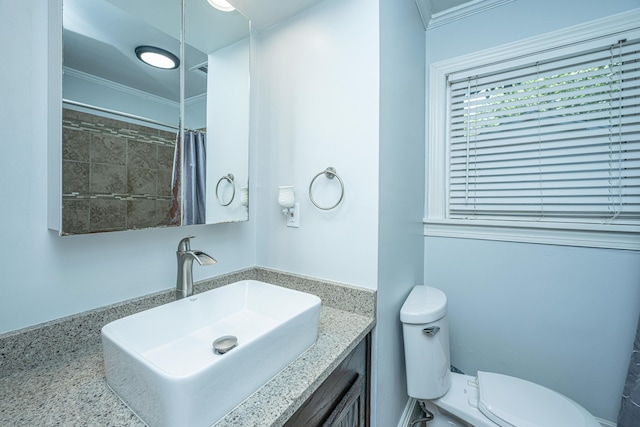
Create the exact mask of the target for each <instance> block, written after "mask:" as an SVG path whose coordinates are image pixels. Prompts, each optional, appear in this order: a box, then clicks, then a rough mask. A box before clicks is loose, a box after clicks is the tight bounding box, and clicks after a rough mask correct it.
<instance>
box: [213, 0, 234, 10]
mask: <svg viewBox="0 0 640 427" xmlns="http://www.w3.org/2000/svg"><path fill="white" fill-rule="evenodd" d="M207 2H209V4H210V5H211V6H213V7H215V8H216V9H218V10H221V11H223V12H231V11H233V10H236V8H235V7H233V6H231V5H230V4H229V2H228V1H227V0H207Z"/></svg>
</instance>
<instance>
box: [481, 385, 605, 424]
mask: <svg viewBox="0 0 640 427" xmlns="http://www.w3.org/2000/svg"><path fill="white" fill-rule="evenodd" d="M478 394H479V396H478V409H480V411H481V412H482V413H483V414H484V415H485V416H486V417H487V418H489V419H490V420H491V421H493V422H494V423H496V424H498V425H499V426H501V427H543V426H575V427H580V426H592V425H599V424H594V423H597V421H596V420H595V418H594V417H593V416H591V415H590V414H589V413H588V412H587V411H586V410H585V409H584V408H582V407H581V406H579V405H578V404H577V403H575V402H574V401H572V400H571V399H569V398H567V397H565V396H563V395H561V394H559V393H557V392H555V391H553V390H550V389H548V388H546V387H543V386H541V385H538V384H535V383H532V382H529V381H525V380H522V379H519V378H514V377H510V376H507V375H501V374H494V373H490V372H478Z"/></svg>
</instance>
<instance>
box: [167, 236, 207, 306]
mask: <svg viewBox="0 0 640 427" xmlns="http://www.w3.org/2000/svg"><path fill="white" fill-rule="evenodd" d="M194 237H195V236H187V237H185V238H184V239H182V240H180V243H179V244H178V250H177V251H176V256H177V257H178V280H177V281H176V299H177V300H179V299H182V298H185V297H190V296H191V295H193V260H196V261H198V264H200V265H211V264H215V263H216V262H217V261H216V260H215V259H214V258H213V257H211V256H209V255H207V254H205V253H204V252H202V251H197V250H191V243H190V239H193V238H194Z"/></svg>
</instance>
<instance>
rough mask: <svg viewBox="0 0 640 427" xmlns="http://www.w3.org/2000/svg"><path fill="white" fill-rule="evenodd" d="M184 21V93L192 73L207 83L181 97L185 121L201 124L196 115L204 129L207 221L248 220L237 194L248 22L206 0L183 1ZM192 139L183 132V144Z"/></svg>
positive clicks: (245, 130)
mask: <svg viewBox="0 0 640 427" xmlns="http://www.w3.org/2000/svg"><path fill="white" fill-rule="evenodd" d="M185 21H186V22H185V46H189V47H190V48H192V49H189V50H188V51H187V52H185V73H186V74H185V94H190V93H191V89H192V88H191V85H192V84H193V80H194V79H193V78H191V74H200V75H204V76H205V77H206V86H207V90H206V96H203V95H192V96H191V97H186V98H185V126H186V127H187V128H192V129H201V125H202V124H203V122H198V123H194V122H190V121H189V120H192V119H195V118H196V117H197V118H201V119H204V128H205V130H206V138H207V153H208V156H207V158H206V170H207V173H206V180H205V181H206V188H207V189H208V191H207V197H206V200H205V201H204V203H203V204H204V206H206V209H205V210H206V215H205V216H206V222H207V223H221V222H233V221H246V220H248V210H247V201H245V203H243V201H244V200H242V197H241V196H240V195H241V194H242V193H244V194H247V192H248V182H249V176H248V175H249V171H248V158H249V152H248V148H249V145H248V141H249V100H250V94H249V57H250V42H249V39H250V38H249V23H248V21H247V20H246V19H245V18H244V17H243V16H242V15H241V14H240V13H239V12H237V11H235V10H231V11H222V10H218V9H216V8H215V7H212V5H211V4H210V3H209V2H208V1H207V0H185ZM190 139H192V138H190V135H185V139H184V140H185V143H186V142H188V141H190ZM186 152H187V147H185V154H186ZM185 194H186V195H185V205H186V204H187V199H188V197H189V195H188V193H187V192H186V191H185ZM247 200H248V199H247ZM190 205H193V204H190Z"/></svg>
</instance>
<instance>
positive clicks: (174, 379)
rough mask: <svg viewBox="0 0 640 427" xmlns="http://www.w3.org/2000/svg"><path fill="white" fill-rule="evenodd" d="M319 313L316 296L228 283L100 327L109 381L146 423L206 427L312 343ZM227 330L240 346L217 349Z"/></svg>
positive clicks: (254, 283) (260, 285)
mask: <svg viewBox="0 0 640 427" xmlns="http://www.w3.org/2000/svg"><path fill="white" fill-rule="evenodd" d="M319 319H320V298H318V297H317V296H315V295H311V294H307V293H304V292H299V291H295V290H291V289H287V288H282V287H279V286H275V285H270V284H267V283H263V282H258V281H255V280H245V281H241V282H236V283H232V284H230V285H227V286H223V287H221V288H217V289H213V290H211V291H208V292H203V293H201V294H197V295H194V296H192V297H189V298H185V299H182V300H179V301H174V302H171V303H169V304H165V305H162V306H159V307H155V308H152V309H150V310H146V311H143V312H140V313H136V314H133V315H131V316H128V317H125V318H122V319H119V320H116V321H114V322H111V323H109V324H107V325H105V326H104V327H103V328H102V347H103V352H104V365H105V371H106V377H107V384H108V385H109V387H110V388H111V389H112V390H113V391H114V392H115V393H116V394H117V395H118V396H119V397H120V398H121V399H122V401H124V403H126V404H127V406H129V408H131V410H133V412H135V413H136V414H137V415H138V416H139V417H140V418H141V419H142V420H143V421H144V422H145V423H147V424H148V425H149V426H189V427H193V426H211V425H212V424H214V423H215V422H216V421H218V420H219V419H220V418H222V417H223V416H224V415H226V414H227V413H228V412H229V411H231V410H232V409H233V408H235V407H236V406H237V405H238V404H240V403H241V402H242V401H243V400H245V399H246V398H247V397H249V396H250V395H251V394H253V393H254V392H255V391H256V390H258V389H259V388H260V387H262V386H263V385H264V384H266V383H267V382H268V381H269V380H270V379H272V378H273V377H274V376H276V375H277V374H278V373H279V372H280V371H281V370H282V369H284V368H285V367H286V366H287V365H288V364H290V363H291V362H292V361H294V360H295V359H296V358H298V357H299V356H300V355H301V354H302V353H304V352H305V351H306V350H307V349H308V348H309V347H311V346H312V345H313V344H314V343H315V342H316V339H317V337H318V325H319ZM225 336H232V337H236V338H237V346H236V347H234V348H232V349H230V350H228V351H227V352H226V353H224V354H219V353H218V352H214V350H213V347H212V344H213V342H214V341H215V340H217V339H218V338H221V337H225ZM228 341H229V340H228ZM231 341H232V340H231ZM223 344H225V343H223ZM222 350H223V351H224V350H226V348H225V349H222Z"/></svg>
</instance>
